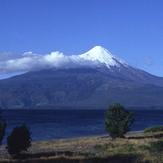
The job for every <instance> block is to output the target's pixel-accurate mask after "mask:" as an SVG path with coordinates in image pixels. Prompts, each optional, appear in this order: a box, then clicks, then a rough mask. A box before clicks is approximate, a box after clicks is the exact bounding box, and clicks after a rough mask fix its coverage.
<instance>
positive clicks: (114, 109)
mask: <svg viewBox="0 0 163 163" xmlns="http://www.w3.org/2000/svg"><path fill="white" fill-rule="evenodd" d="M133 121H134V119H133V114H132V113H131V112H129V111H127V110H125V108H124V107H123V106H122V105H120V104H113V105H111V106H110V107H109V109H108V110H107V112H106V117H105V127H106V130H107V131H108V132H109V134H110V136H111V137H112V138H116V137H120V138H123V137H124V134H125V133H126V132H128V131H129V130H130V127H131V125H132V123H133Z"/></svg>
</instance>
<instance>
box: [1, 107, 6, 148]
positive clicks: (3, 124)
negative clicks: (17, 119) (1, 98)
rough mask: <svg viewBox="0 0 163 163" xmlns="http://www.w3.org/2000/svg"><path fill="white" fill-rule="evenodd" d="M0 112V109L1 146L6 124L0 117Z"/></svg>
mask: <svg viewBox="0 0 163 163" xmlns="http://www.w3.org/2000/svg"><path fill="white" fill-rule="evenodd" d="M1 114H2V111H1V109H0V145H1V144H2V140H3V138H4V136H5V130H6V126H7V125H6V122H5V121H4V120H3V119H2V117H1Z"/></svg>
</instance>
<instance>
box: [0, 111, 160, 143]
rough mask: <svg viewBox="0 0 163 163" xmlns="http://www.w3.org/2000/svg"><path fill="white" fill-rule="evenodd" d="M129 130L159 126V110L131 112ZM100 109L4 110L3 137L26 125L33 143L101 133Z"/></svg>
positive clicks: (103, 132)
mask: <svg viewBox="0 0 163 163" xmlns="http://www.w3.org/2000/svg"><path fill="white" fill-rule="evenodd" d="M133 112H134V114H135V123H134V125H133V127H132V130H133V131H134V130H142V129H144V128H146V127H149V126H153V125H163V110H162V111H161V110H155V111H151V110H142V111H133ZM104 113H105V111H104V110H5V111H3V118H4V119H5V120H6V122H7V132H6V136H7V135H9V133H10V132H11V130H12V128H13V127H15V126H17V125H21V124H22V123H26V124H27V126H28V127H29V128H30V131H31V132H32V139H33V140H47V139H59V138H70V137H81V136H88V135H98V134H105V133H106V132H105V128H104Z"/></svg>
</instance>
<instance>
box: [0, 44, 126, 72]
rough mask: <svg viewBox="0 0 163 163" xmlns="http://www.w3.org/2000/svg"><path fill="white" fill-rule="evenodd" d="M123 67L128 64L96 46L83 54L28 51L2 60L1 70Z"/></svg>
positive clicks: (22, 70)
mask: <svg viewBox="0 0 163 163" xmlns="http://www.w3.org/2000/svg"><path fill="white" fill-rule="evenodd" d="M103 65H104V66H106V67H107V68H109V69H110V68H111V67H118V68H119V67H121V66H128V65H127V64H126V63H125V62H123V61H121V60H120V59H118V58H117V57H115V56H114V55H112V54H111V53H110V52H109V51H108V50H107V49H105V48H103V47H101V46H95V47H94V48H92V49H91V50H89V51H88V52H86V53H84V54H81V55H64V54H63V53H61V52H59V51H55V52H51V53H48V54H45V55H41V54H35V53H32V52H26V53H24V54H22V55H20V57H16V58H11V59H7V60H5V61H4V60H2V61H1V60H0V73H1V72H7V73H8V72H28V71H33V70H38V69H47V68H76V67H100V66H103Z"/></svg>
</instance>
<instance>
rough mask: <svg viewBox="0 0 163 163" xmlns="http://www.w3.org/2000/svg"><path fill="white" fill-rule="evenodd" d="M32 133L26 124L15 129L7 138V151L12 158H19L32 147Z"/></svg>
mask: <svg viewBox="0 0 163 163" xmlns="http://www.w3.org/2000/svg"><path fill="white" fill-rule="evenodd" d="M31 140H32V139H31V133H30V131H29V129H28V128H27V127H26V125H25V124H23V125H22V126H19V127H15V128H14V129H13V131H12V132H11V134H10V135H9V136H8V138H7V147H6V148H7V150H8V153H9V154H10V155H12V156H19V155H20V153H21V152H22V151H27V150H28V148H29V147H30V146H31Z"/></svg>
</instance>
